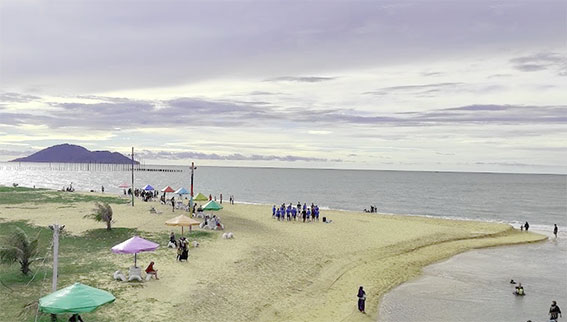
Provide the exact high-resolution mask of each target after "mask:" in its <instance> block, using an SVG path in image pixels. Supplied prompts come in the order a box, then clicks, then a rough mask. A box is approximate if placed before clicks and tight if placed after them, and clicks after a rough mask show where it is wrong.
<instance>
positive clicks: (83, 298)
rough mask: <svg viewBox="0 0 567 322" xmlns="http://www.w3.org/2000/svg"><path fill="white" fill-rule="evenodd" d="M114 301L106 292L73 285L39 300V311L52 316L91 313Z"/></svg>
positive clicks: (81, 285) (76, 284)
mask: <svg viewBox="0 0 567 322" xmlns="http://www.w3.org/2000/svg"><path fill="white" fill-rule="evenodd" d="M115 299H116V298H115V297H114V295H112V294H111V293H109V292H107V291H103V290H100V289H98V288H94V287H91V286H88V285H84V284H81V283H75V284H73V285H71V286H67V287H65V288H62V289H60V290H58V291H55V292H53V293H51V294H48V295H46V296H44V297H42V298H40V299H39V310H40V311H41V312H45V313H52V314H61V313H73V314H75V313H83V312H92V311H94V310H96V309H97V308H98V307H99V306H101V305H104V304H106V303H111V302H114V300H115Z"/></svg>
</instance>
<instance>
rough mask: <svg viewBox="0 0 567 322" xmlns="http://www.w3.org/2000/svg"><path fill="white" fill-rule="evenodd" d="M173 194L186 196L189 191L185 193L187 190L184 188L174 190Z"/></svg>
mask: <svg viewBox="0 0 567 322" xmlns="http://www.w3.org/2000/svg"><path fill="white" fill-rule="evenodd" d="M175 193H176V194H178V195H188V194H189V191H187V189H185V188H179V189H177V190H175Z"/></svg>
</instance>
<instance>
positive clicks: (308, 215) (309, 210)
mask: <svg viewBox="0 0 567 322" xmlns="http://www.w3.org/2000/svg"><path fill="white" fill-rule="evenodd" d="M310 216H311V209H309V208H307V220H309V217H310ZM311 218H313V217H311Z"/></svg>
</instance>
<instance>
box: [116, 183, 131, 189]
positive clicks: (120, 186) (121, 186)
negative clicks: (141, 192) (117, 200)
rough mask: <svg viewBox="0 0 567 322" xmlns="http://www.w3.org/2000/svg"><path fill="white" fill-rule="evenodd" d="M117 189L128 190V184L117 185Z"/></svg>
mask: <svg viewBox="0 0 567 322" xmlns="http://www.w3.org/2000/svg"><path fill="white" fill-rule="evenodd" d="M118 188H123V189H126V188H130V184H128V183H123V184H121V185H119V186H118Z"/></svg>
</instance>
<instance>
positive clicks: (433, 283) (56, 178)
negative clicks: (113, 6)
mask: <svg viewBox="0 0 567 322" xmlns="http://www.w3.org/2000/svg"><path fill="white" fill-rule="evenodd" d="M62 167H64V168H65V167H67V168H68V166H62ZM54 168H60V165H56V164H52V165H49V164H36V163H34V164H22V165H21V166H19V165H18V164H14V163H0V185H11V184H12V183H18V184H20V185H22V186H29V187H31V186H34V185H35V186H36V187H44V188H54V189H61V188H62V187H63V186H67V185H69V184H70V183H71V182H72V183H73V186H74V187H75V189H77V190H82V191H89V190H91V189H93V190H97V191H100V187H101V186H102V185H104V187H105V190H106V192H107V193H110V194H112V193H114V194H119V193H122V189H120V188H118V186H119V185H120V184H122V183H130V180H131V173H130V172H128V171H104V170H103V168H104V167H99V168H98V170H95V171H84V170H81V171H78V170H73V171H63V170H53V169H54ZM146 168H153V169H159V168H167V169H176V170H182V172H146V171H136V172H135V187H143V186H144V185H146V184H151V185H152V186H154V187H156V188H162V187H164V186H166V185H170V186H172V187H173V188H179V187H186V188H189V185H190V171H189V168H188V167H182V166H177V167H172V166H168V167H160V166H146ZM194 179H195V180H194V183H195V193H197V192H202V193H204V194H205V195H209V194H212V195H215V196H219V195H220V194H221V193H222V194H223V196H224V199H225V200H227V199H228V197H229V195H234V196H235V200H236V202H247V203H260V204H281V203H282V202H286V203H289V202H292V203H296V202H298V201H301V202H307V203H311V202H314V203H316V204H318V205H319V206H320V207H321V208H322V209H323V211H324V209H344V210H354V211H362V210H363V209H364V208H370V205H375V206H376V207H377V208H378V211H379V212H381V213H391V214H402V215H418V216H432V217H443V218H453V219H463V220H467V219H474V220H483V221H493V222H504V223H510V224H512V225H514V226H515V227H519V225H520V224H521V223H524V222H525V221H528V222H529V223H530V226H531V230H536V231H540V232H542V233H545V234H550V232H551V231H552V227H553V224H558V226H559V229H560V236H559V239H558V240H549V241H546V242H543V243H538V244H533V245H520V246H513V247H498V248H490V249H483V250H475V251H471V252H467V253H464V254H460V255H457V256H455V257H453V258H451V259H449V260H447V261H445V262H442V263H438V264H434V265H431V266H429V267H427V268H425V270H424V275H423V276H422V277H420V278H418V279H417V280H414V281H411V282H408V283H406V284H403V285H401V286H399V287H398V288H396V289H394V290H393V291H392V292H391V293H389V294H387V295H386V296H385V297H384V299H383V301H382V303H381V307H380V312H381V314H380V321H381V322H395V321H423V322H429V321H436V322H444V321H463V322H464V321H466V322H476V321H502V322H504V321H527V320H528V319H531V320H532V321H534V322H535V321H546V319H545V317H546V313H547V310H548V308H549V305H550V303H551V300H557V301H558V304H559V306H560V307H561V306H563V308H564V311H566V312H567V295H566V292H567V270H566V267H567V265H566V264H567V233H566V232H567V176H565V175H539V174H493V173H451V172H410V171H407V172H406V171H367V170H316V169H281V168H236V167H201V166H198V168H197V169H196V170H195V178H194ZM369 215H370V214H369ZM511 278H513V279H515V280H518V281H520V282H522V283H523V284H525V285H526V291H527V293H528V295H527V296H525V297H523V298H516V297H515V296H513V295H512V288H511V287H510V285H509V284H507V283H508V282H509V280H510V279H511Z"/></svg>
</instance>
